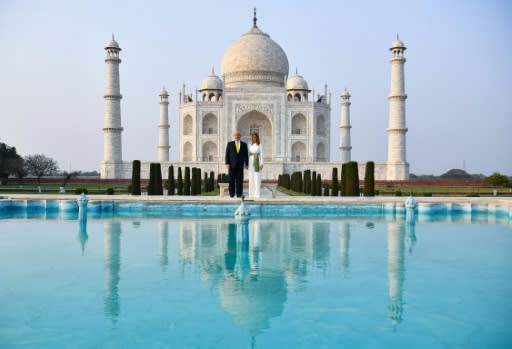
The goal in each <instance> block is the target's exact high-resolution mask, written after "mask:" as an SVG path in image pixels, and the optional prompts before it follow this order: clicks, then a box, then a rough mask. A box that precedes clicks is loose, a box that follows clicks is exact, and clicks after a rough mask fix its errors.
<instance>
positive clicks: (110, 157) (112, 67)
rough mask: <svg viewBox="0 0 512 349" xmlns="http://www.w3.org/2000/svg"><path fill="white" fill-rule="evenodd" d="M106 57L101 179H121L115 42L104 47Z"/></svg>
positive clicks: (119, 112) (119, 109) (117, 50)
mask: <svg viewBox="0 0 512 349" xmlns="http://www.w3.org/2000/svg"><path fill="white" fill-rule="evenodd" d="M105 51H107V57H105V63H107V76H106V79H105V94H104V96H103V98H104V99H105V111H104V121H103V161H102V163H101V169H100V171H101V178H121V177H122V173H121V170H122V168H121V166H122V161H123V160H122V159H123V154H122V141H121V133H122V132H123V127H122V126H121V98H123V96H121V92H120V87H119V64H120V63H121V59H120V58H119V51H121V48H120V47H119V44H118V43H117V41H115V40H114V35H113V34H112V40H110V42H109V43H108V44H107V46H106V47H105Z"/></svg>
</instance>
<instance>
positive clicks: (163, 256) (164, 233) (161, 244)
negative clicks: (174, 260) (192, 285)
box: [158, 221, 169, 271]
mask: <svg viewBox="0 0 512 349" xmlns="http://www.w3.org/2000/svg"><path fill="white" fill-rule="evenodd" d="M158 233H159V234H158V235H159V239H158V252H159V256H160V266H161V267H162V270H163V271H165V270H166V269H167V265H168V264H169V256H168V254H167V246H168V244H169V223H168V222H167V221H160V222H158Z"/></svg>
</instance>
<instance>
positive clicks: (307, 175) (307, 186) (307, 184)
mask: <svg viewBox="0 0 512 349" xmlns="http://www.w3.org/2000/svg"><path fill="white" fill-rule="evenodd" d="M304 193H305V194H311V170H304Z"/></svg>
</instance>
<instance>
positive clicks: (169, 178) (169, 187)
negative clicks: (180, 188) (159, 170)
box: [167, 165, 176, 195]
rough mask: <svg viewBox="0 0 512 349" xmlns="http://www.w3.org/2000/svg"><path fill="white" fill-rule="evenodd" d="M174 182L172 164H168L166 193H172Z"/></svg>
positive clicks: (174, 186)
mask: <svg viewBox="0 0 512 349" xmlns="http://www.w3.org/2000/svg"><path fill="white" fill-rule="evenodd" d="M175 188H176V182H175V180H174V166H173V165H171V166H169V175H168V176H167V195H174V189H175Z"/></svg>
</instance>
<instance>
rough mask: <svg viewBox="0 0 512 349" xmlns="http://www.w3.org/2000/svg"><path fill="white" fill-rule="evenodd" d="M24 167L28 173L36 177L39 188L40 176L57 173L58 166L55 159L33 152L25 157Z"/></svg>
mask: <svg viewBox="0 0 512 349" xmlns="http://www.w3.org/2000/svg"><path fill="white" fill-rule="evenodd" d="M25 168H26V170H27V173H28V174H31V175H34V176H36V177H37V185H38V186H39V190H41V177H43V176H51V175H54V174H56V173H57V171H58V170H59V166H58V165H57V161H55V160H53V159H52V158H49V157H47V156H46V155H44V154H34V155H28V156H26V157H25Z"/></svg>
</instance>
